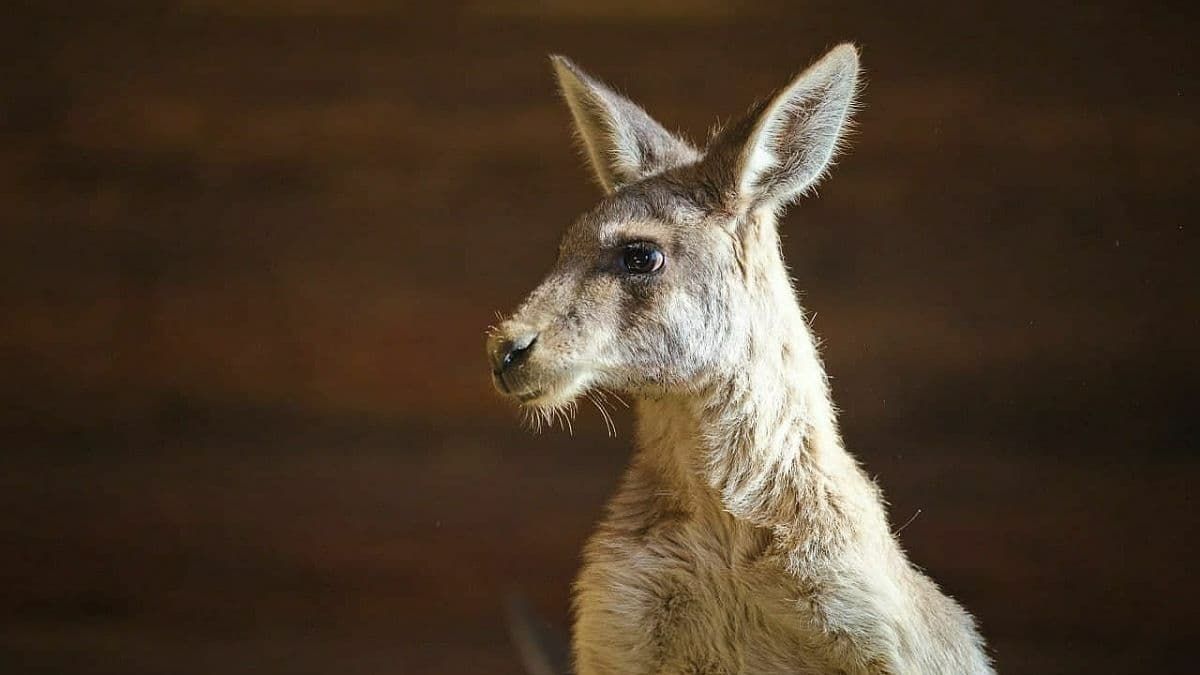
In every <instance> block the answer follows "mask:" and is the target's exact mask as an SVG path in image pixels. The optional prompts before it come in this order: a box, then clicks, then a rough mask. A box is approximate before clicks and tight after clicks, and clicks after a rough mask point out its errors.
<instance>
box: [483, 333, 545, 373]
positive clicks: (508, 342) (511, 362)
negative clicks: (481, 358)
mask: <svg viewBox="0 0 1200 675" xmlns="http://www.w3.org/2000/svg"><path fill="white" fill-rule="evenodd" d="M537 339H538V336H537V333H525V334H522V335H517V336H514V337H511V338H506V339H502V340H500V341H499V343H498V344H497V345H496V349H495V351H493V352H492V369H493V371H494V372H495V373H496V374H497V375H500V374H502V373H504V371H506V370H508V369H509V368H513V367H516V366H518V365H520V364H521V363H523V362H524V361H525V360H526V359H528V358H529V352H531V351H533V346H534V345H536V344H537Z"/></svg>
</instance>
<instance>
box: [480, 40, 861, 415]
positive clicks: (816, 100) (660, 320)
mask: <svg viewBox="0 0 1200 675" xmlns="http://www.w3.org/2000/svg"><path fill="white" fill-rule="evenodd" d="M552 60H553V64H554V68H555V70H556V72H557V75H558V80H559V85H560V87H561V90H562V93H563V96H564V98H565V99H566V101H567V104H568V106H569V107H570V110H571V113H572V115H573V117H574V120H575V125H576V129H577V132H578V134H579V136H580V138H581V140H582V143H583V146H584V148H585V150H586V152H587V156H588V157H589V159H590V160H591V163H592V166H593V168H594V170H595V172H596V177H597V179H598V181H599V183H600V185H601V187H602V188H603V189H604V190H605V192H606V196H605V197H604V198H603V199H602V200H601V201H600V203H599V204H598V205H597V206H596V207H595V208H593V209H592V210H591V211H589V212H587V213H585V214H584V215H583V216H581V217H580V218H579V219H578V220H577V221H576V222H575V223H574V224H573V225H571V226H570V227H569V228H568V229H567V232H566V234H565V236H564V238H563V240H562V244H561V246H560V249H559V255H558V260H557V262H556V263H555V265H554V267H553V269H552V270H551V271H550V273H549V274H548V275H547V277H546V279H545V280H544V281H543V282H542V283H541V285H539V286H538V287H537V288H536V289H535V290H534V291H533V292H532V293H531V294H530V296H529V297H528V299H526V300H525V302H524V303H523V304H522V305H521V306H520V307H519V308H518V309H517V311H516V312H515V313H514V314H513V315H512V317H511V318H510V319H508V320H506V321H503V322H501V323H500V325H498V326H497V327H495V329H494V330H493V331H491V333H490V334H489V337H488V344H487V351H488V355H489V359H490V360H491V363H492V365H493V375H494V379H495V382H496V386H497V388H498V389H499V390H500V391H501V392H502V393H504V394H506V395H508V396H512V397H514V398H516V399H518V400H520V401H521V402H522V403H524V404H526V405H530V406H533V407H535V408H539V409H542V410H548V409H554V408H557V407H561V406H564V405H566V404H568V403H570V402H571V401H572V400H573V399H574V398H576V397H577V396H578V395H580V394H581V393H583V392H585V391H587V390H588V389H589V388H592V387H601V388H607V389H613V390H617V391H622V392H628V393H632V394H634V395H651V396H653V395H658V394H663V393H670V392H676V391H679V392H686V391H694V390H695V389H696V388H698V387H702V386H705V385H706V384H708V383H709V382H710V381H713V380H714V379H716V378H721V377H723V376H725V375H727V374H728V373H730V372H732V371H735V370H736V369H738V368H739V367H742V366H743V365H744V364H745V363H746V361H747V359H748V358H749V357H750V355H751V351H752V349H753V339H752V335H753V334H754V330H752V329H753V328H754V327H755V326H756V324H758V323H761V319H762V316H763V315H764V313H765V314H770V312H771V311H772V303H774V302H775V300H774V299H773V295H774V294H777V293H778V292H779V289H778V288H775V287H773V286H772V285H771V284H769V283H768V282H767V281H766V280H768V279H770V278H774V277H776V276H779V273H780V272H781V271H782V268H783V261H782V259H781V257H780V254H779V247H778V238H777V236H776V233H775V231H774V223H775V218H774V214H775V212H776V211H777V210H778V209H780V208H781V207H782V206H784V205H786V204H787V203H789V202H790V201H792V200H794V199H795V198H797V197H798V196H799V195H801V194H802V193H803V192H804V191H805V190H806V189H807V188H809V187H810V186H811V185H813V184H814V183H815V182H816V181H817V180H818V179H819V178H820V176H821V174H822V173H823V172H824V171H825V169H826V167H827V165H828V163H829V160H830V159H831V157H832V156H833V154H834V150H835V147H836V145H837V141H838V138H839V136H840V134H841V133H842V131H843V128H844V127H845V125H846V120H847V117H848V115H849V112H850V109H851V107H852V101H853V96H854V93H855V88H856V82H857V75H858V54H857V52H856V50H855V49H854V48H853V47H852V46H850V45H842V46H840V47H838V48H836V49H834V50H833V51H831V52H830V53H829V54H828V55H826V56H825V57H824V58H823V59H822V60H821V61H819V62H818V63H817V64H815V65H813V66H812V67H811V68H809V69H808V70H807V71H805V72H804V73H803V74H801V75H800V76H799V77H797V78H796V79H795V80H793V81H792V82H791V83H790V84H789V85H788V86H786V87H784V88H783V89H782V90H780V91H779V92H778V93H777V94H776V95H775V96H773V97H772V98H770V99H768V100H767V101H765V102H763V103H761V104H759V105H756V106H754V107H753V108H752V109H751V111H750V112H749V113H748V114H747V115H746V116H745V117H744V118H742V119H741V120H739V121H737V122H735V123H733V124H731V125H729V126H727V127H726V128H725V129H723V130H722V131H721V132H719V133H718V134H716V135H715V136H714V137H713V138H712V140H711V141H710V143H709V144H708V146H707V147H706V148H705V150H704V151H703V152H701V151H698V150H696V149H695V148H693V147H692V146H691V145H689V144H688V143H687V142H686V141H684V140H682V139H680V138H678V137H676V136H674V135H672V134H671V133H669V132H667V131H666V130H665V129H664V128H663V127H662V126H661V125H659V124H658V123H657V122H655V121H654V120H653V119H651V118H650V117H649V115H647V114H646V113H645V112H644V111H643V110H642V109H641V108H639V107H638V106H636V105H635V104H633V103H632V102H630V101H629V100H627V99H625V98H624V97H622V96H620V95H618V94H616V93H615V92H613V91H612V90H611V89H609V88H607V87H606V86H604V85H603V84H601V83H599V82H598V81H596V80H594V79H593V78H591V77H590V76H588V75H587V74H585V73H584V72H583V71H582V70H580V69H579V68H578V67H576V66H575V65H574V64H572V63H571V62H570V61H568V60H566V59H565V58H562V57H553V59H552ZM639 242H644V243H647V244H649V245H650V246H652V247H654V248H656V249H657V250H659V251H661V253H662V255H663V259H664V262H663V264H662V267H661V268H660V269H658V270H657V271H655V272H652V273H648V274H645V273H642V274H639V273H631V272H629V271H628V270H627V269H626V267H625V266H624V265H623V262H622V261H623V259H624V256H625V251H626V247H627V246H628V245H630V244H634V243H639ZM786 290H787V292H788V294H789V296H790V287H789V288H788V289H786ZM781 302H782V303H783V304H788V303H790V305H789V306H794V300H793V299H791V298H790V297H789V298H788V299H787V300H786V302H784V301H781ZM785 309H786V308H785Z"/></svg>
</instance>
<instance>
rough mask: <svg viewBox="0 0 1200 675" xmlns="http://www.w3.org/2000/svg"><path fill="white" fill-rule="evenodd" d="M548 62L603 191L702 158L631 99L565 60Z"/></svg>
mask: <svg viewBox="0 0 1200 675" xmlns="http://www.w3.org/2000/svg"><path fill="white" fill-rule="evenodd" d="M550 61H551V62H552V63H553V64H554V71H555V73H556V74H557V75H558V86H559V88H560V89H561V90H562V95H563V98H565V99H566V100H567V105H568V106H569V107H570V108H571V116H572V117H574V118H575V129H576V131H578V132H579V137H580V138H581V139H582V140H583V145H584V148H585V149H586V150H587V155H588V159H590V160H591V163H592V168H593V169H594V170H595V171H596V179H597V180H598V181H599V182H600V186H601V187H603V188H604V191H605V192H609V193H611V192H615V191H616V190H617V189H619V188H620V187H621V186H623V185H627V184H629V183H632V182H634V181H637V180H640V179H642V178H645V177H647V176H650V175H653V174H656V173H659V172H661V171H664V170H666V169H669V168H671V167H673V166H678V165H681V164H687V163H690V162H694V161H696V160H697V159H699V157H700V153H698V152H696V149H695V148H693V147H692V146H691V145H688V143H687V142H685V141H683V140H682V139H680V138H678V137H676V136H675V135H673V134H672V133H671V132H669V131H667V130H666V129H664V128H663V127H662V125H661V124H659V123H658V122H656V121H654V119H653V118H651V117H650V116H649V115H647V114H646V111H645V110H642V109H641V108H639V107H638V106H637V105H636V104H635V103H633V101H630V100H629V99H627V98H625V97H624V96H621V95H620V94H618V93H616V92H615V91H613V90H611V89H609V88H608V87H606V86H605V85H604V84H602V83H601V82H600V81H598V80H596V79H594V78H593V77H591V76H590V75H588V74H587V73H585V72H583V69H581V68H580V67H579V66H576V65H575V64H574V63H571V61H570V60H568V59H567V58H566V57H562V56H551V57H550Z"/></svg>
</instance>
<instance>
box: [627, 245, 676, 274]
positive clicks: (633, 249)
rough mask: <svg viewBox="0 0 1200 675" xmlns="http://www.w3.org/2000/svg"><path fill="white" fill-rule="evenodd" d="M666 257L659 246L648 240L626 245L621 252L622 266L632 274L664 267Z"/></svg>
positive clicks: (648, 272)
mask: <svg viewBox="0 0 1200 675" xmlns="http://www.w3.org/2000/svg"><path fill="white" fill-rule="evenodd" d="M665 261H666V258H665V257H664V256H663V253H662V251H661V250H659V248H658V247H657V246H655V245H654V244H651V243H650V242H648V241H635V242H633V243H632V244H626V245H625V251H624V252H623V253H622V254H621V266H622V267H624V268H625V271H626V272H629V273H630V274H650V273H651V272H657V271H658V270H660V269H662V266H663V262H665Z"/></svg>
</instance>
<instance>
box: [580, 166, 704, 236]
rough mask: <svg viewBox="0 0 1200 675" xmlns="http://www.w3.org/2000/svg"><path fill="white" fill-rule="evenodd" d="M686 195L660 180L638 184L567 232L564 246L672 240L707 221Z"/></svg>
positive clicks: (602, 204) (604, 202)
mask: <svg viewBox="0 0 1200 675" xmlns="http://www.w3.org/2000/svg"><path fill="white" fill-rule="evenodd" d="M703 217H704V213H703V210H702V209H701V208H700V207H699V206H698V205H697V204H696V203H695V202H694V201H692V200H690V199H688V198H687V196H686V195H683V194H681V193H680V192H679V191H677V190H674V189H672V187H671V186H670V185H666V184H663V183H661V182H658V181H653V180H651V181H645V182H642V183H636V184H634V185H631V186H628V187H626V188H623V189H621V190H619V191H618V192H616V193H614V194H612V195H609V196H607V197H605V198H604V199H603V200H602V201H601V202H600V203H599V204H597V205H596V206H595V208H593V209H592V210H591V211H588V212H587V213H585V214H583V216H581V217H580V218H579V219H578V220H576V221H575V223H574V224H572V225H571V226H570V227H569V228H568V229H567V234H566V236H565V237H564V239H563V244H564V246H571V245H591V246H594V245H596V244H599V245H601V246H612V245H616V244H619V243H622V242H624V241H628V240H630V239H635V238H651V239H660V240H669V239H673V238H675V237H678V236H679V235H680V234H681V233H683V232H686V231H687V230H688V229H690V228H691V227H692V226H694V225H696V224H697V223H698V222H699V221H700V220H701V219H703Z"/></svg>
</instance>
